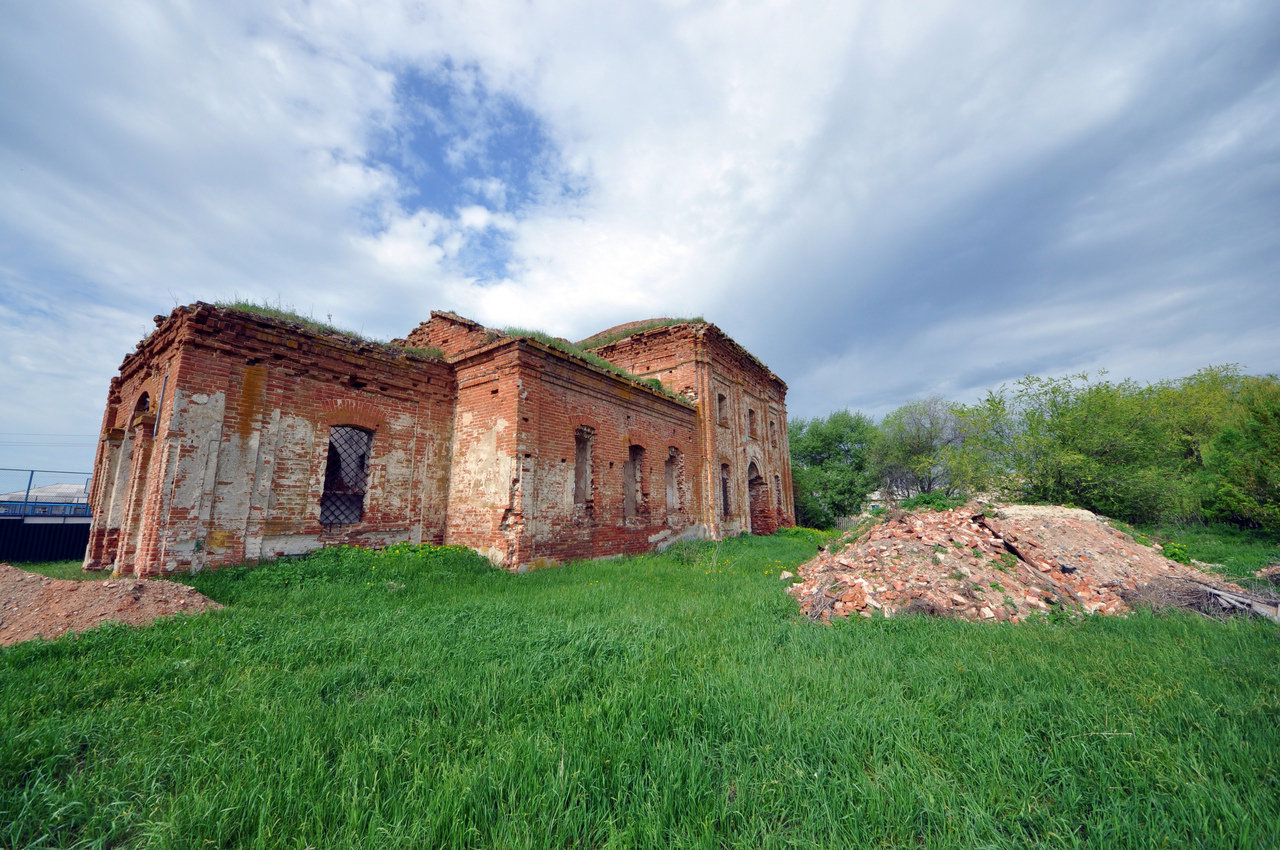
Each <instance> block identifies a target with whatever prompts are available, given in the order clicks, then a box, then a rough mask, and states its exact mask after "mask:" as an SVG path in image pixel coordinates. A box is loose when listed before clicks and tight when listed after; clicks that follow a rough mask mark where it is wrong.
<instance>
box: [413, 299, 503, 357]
mask: <svg viewBox="0 0 1280 850" xmlns="http://www.w3.org/2000/svg"><path fill="white" fill-rule="evenodd" d="M501 339H505V335H504V334H502V333H501V332H500V331H495V330H491V329H489V328H486V327H485V326H484V325H481V324H479V323H477V322H473V321H471V320H470V319H464V318H462V317H461V316H455V315H454V314H452V313H442V312H439V311H434V312H432V314H431V318H430V319H429V320H428V321H425V322H423V323H422V324H420V325H418V326H417V327H416V328H414V329H413V331H412V332H411V333H410V334H409V336H408V338H407V339H406V340H405V343H406V344H407V345H411V346H414V347H415V348H438V349H440V350H441V351H442V352H444V355H445V357H447V358H450V359H453V358H455V357H458V356H460V355H462V354H465V353H467V352H469V351H474V350H476V349H477V348H480V347H482V346H485V345H489V344H490V343H493V342H496V341H498V340H501Z"/></svg>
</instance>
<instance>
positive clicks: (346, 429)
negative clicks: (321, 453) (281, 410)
mask: <svg viewBox="0 0 1280 850" xmlns="http://www.w3.org/2000/svg"><path fill="white" fill-rule="evenodd" d="M372 442H373V433H372V432H370V431H366V430H364V429H363V428H356V427H354V426H352V425H334V426H333V427H332V428H330V429H329V457H328V459H327V461H326V462H325V468H324V494H323V495H322V496H321V497H320V524H321V525H345V524H348V523H353V522H359V521H360V520H361V519H363V518H364V494H365V488H366V485H367V484H368V479H369V445H370V443H372Z"/></svg>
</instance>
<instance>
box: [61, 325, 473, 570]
mask: <svg viewBox="0 0 1280 850" xmlns="http://www.w3.org/2000/svg"><path fill="white" fill-rule="evenodd" d="M454 397H455V389H454V379H453V373H452V370H451V369H449V367H448V366H447V365H446V364H444V363H442V362H439V361H430V360H426V359H423V358H418V357H414V356H413V355H410V354H405V353H403V352H396V351H394V350H388V349H386V348H383V347H381V346H374V345H372V344H367V343H361V342H359V341H355V340H351V339H350V338H348V337H344V336H341V335H337V334H319V333H314V332H308V331H305V330H304V329H300V328H293V327H290V326H288V325H287V324H282V323H279V322H274V321H270V320H266V319H261V318H257V317H254V316H253V315H252V314H246V313H238V312H235V311H229V310H219V309H217V308H213V307H209V306H207V305H199V306H197V307H195V308H181V309H179V310H175V311H174V314H173V315H172V316H171V317H169V319H167V320H163V321H161V322H160V327H159V329H158V330H157V331H156V333H154V334H152V336H151V337H149V338H148V339H147V340H146V341H144V343H142V344H141V345H140V347H139V349H138V351H137V352H135V353H134V354H133V355H130V357H129V358H127V359H126V360H125V364H124V366H123V367H122V370H121V375H120V377H118V378H116V379H115V380H114V381H113V383H112V389H111V400H110V402H109V404H108V408H107V413H106V417H105V419H104V424H103V439H102V442H101V444H100V446H99V450H98V460H97V463H96V465H95V477H94V487H93V495H92V499H93V507H94V523H93V527H92V531H91V532H90V542H89V550H88V554H87V557H86V561H85V566H86V567H87V568H90V569H104V568H107V569H114V570H120V571H124V572H133V573H136V574H138V575H150V574H154V573H156V572H160V571H169V570H174V569H200V568H202V567H205V566H220V565H224V564H231V563H239V562H243V561H256V560H258V559H261V558H273V557H279V556H281V555H289V554H299V553H302V552H306V551H309V550H311V549H314V548H317V547H319V546H321V545H325V544H330V543H343V542H346V543H358V544H364V545H386V544H390V543H396V542H400V541H405V540H407V541H415V542H418V541H423V540H426V541H431V540H435V541H442V540H443V538H444V528H445V515H446V511H447V485H448V476H449V464H450V455H449V446H450V442H451V431H452V424H453V403H454ZM140 407H141V408H143V409H144V410H143V412H138V410H139V408H140ZM333 425H353V426H358V427H359V428H361V429H366V430H368V431H369V432H371V434H372V440H371V442H370V453H369V457H368V459H367V478H368V496H367V497H366V499H365V500H364V506H363V518H362V521H361V522H359V523H350V524H332V525H328V526H325V525H322V524H321V523H320V514H319V504H320V499H321V495H322V492H323V489H324V485H325V470H326V460H327V455H328V453H329V429H330V427H331V426H333Z"/></svg>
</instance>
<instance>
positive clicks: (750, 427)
mask: <svg viewBox="0 0 1280 850" xmlns="http://www.w3.org/2000/svg"><path fill="white" fill-rule="evenodd" d="M747 435H748V436H749V437H751V439H753V440H754V439H756V438H757V437H759V436H760V435H759V433H758V432H757V431H756V412H755V410H753V409H751V408H750V407H748V408H747Z"/></svg>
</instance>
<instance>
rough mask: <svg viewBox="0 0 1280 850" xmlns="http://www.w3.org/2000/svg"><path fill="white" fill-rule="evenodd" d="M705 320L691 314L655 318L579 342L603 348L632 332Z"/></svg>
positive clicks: (698, 322) (697, 322)
mask: <svg viewBox="0 0 1280 850" xmlns="http://www.w3.org/2000/svg"><path fill="white" fill-rule="evenodd" d="M704 322H706V319H704V318H702V317H701V316H689V317H685V318H671V319H653V320H651V321H648V322H640V323H639V324H637V325H635V326H634V327H629V328H626V329H619V330H616V331H613V332H612V333H600V334H596V335H594V336H589V337H587V338H586V339H584V340H583V341H582V342H580V343H578V345H580V346H582V347H583V348H586V349H591V348H602V347H603V346H606V345H608V344H609V343H611V342H617V341H618V340H620V339H626V338H627V337H629V336H631V335H632V334H638V333H644V332H645V331H651V330H654V329H655V328H668V327H671V326H672V325H685V324H702V323H704Z"/></svg>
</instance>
